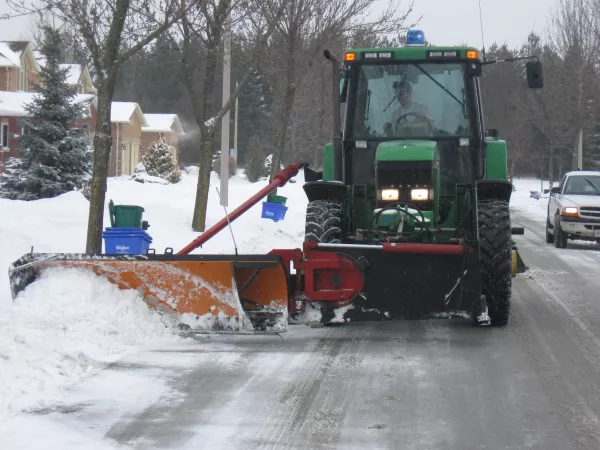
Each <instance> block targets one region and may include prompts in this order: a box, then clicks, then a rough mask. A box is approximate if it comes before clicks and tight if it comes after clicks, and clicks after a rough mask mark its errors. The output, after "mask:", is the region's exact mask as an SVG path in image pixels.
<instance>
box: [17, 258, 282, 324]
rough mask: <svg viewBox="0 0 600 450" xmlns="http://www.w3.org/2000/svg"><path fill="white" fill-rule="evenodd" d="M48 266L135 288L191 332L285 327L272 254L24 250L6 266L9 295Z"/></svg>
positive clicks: (279, 270)
mask: <svg viewBox="0 0 600 450" xmlns="http://www.w3.org/2000/svg"><path fill="white" fill-rule="evenodd" d="M52 267H61V268H73V269H87V270H92V271H94V272H95V273H96V274H97V275H99V276H102V277H105V278H106V279H108V280H109V281H110V282H111V283H113V284H115V285H117V286H118V287H119V288H121V289H134V290H136V291H138V293H139V294H140V295H141V296H142V297H143V298H144V300H145V301H146V303H148V305H149V306H150V307H152V308H155V309H156V310H157V311H158V312H160V313H161V314H162V315H163V317H165V318H167V319H168V320H169V322H170V323H171V324H172V325H176V326H177V327H179V328H180V329H182V330H186V331H189V332H191V333H202V332H214V331H220V332H250V333H254V332H281V331H285V330H286V328H287V302H288V285H287V277H286V271H285V270H284V267H283V261H282V260H281V258H280V257H279V256H276V255H239V256H232V255H184V256H181V255H172V254H166V255H152V254H149V255H122V256H117V255H101V256H94V255H81V254H26V255H24V256H23V257H22V258H20V259H19V260H18V261H15V262H14V263H13V264H12V265H11V267H10V270H9V276H10V282H11V290H12V295H13V298H15V297H16V296H17V295H18V293H19V292H20V291H21V290H23V289H25V288H26V287H27V285H29V284H30V283H32V282H33V281H34V280H35V279H36V278H37V277H38V276H39V275H40V274H41V273H42V271H44V270H46V269H49V268H52Z"/></svg>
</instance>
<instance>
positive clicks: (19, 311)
mask: <svg viewBox="0 0 600 450" xmlns="http://www.w3.org/2000/svg"><path fill="white" fill-rule="evenodd" d="M192 169H193V168H192ZM190 172H191V173H190V174H188V173H183V174H182V180H181V182H180V183H178V184H175V185H159V184H150V183H144V184H142V183H138V182H135V181H131V180H130V179H128V177H121V178H115V179H110V180H109V183H108V192H107V196H106V203H107V204H108V201H109V200H110V199H112V200H113V201H114V203H115V204H117V205H119V204H129V205H140V206H143V207H144V209H145V211H144V220H148V221H149V223H150V229H149V230H148V232H149V233H150V235H151V236H152V238H153V243H152V245H151V248H155V249H156V251H157V252H158V253H162V252H164V250H165V248H167V247H172V248H173V249H174V250H175V251H178V250H180V249H181V248H182V247H184V246H185V245H186V244H188V243H189V242H190V241H191V240H192V239H193V238H195V237H196V236H197V235H198V233H195V232H194V231H192V229H191V218H192V213H193V204H194V198H195V192H196V179H197V178H196V176H195V173H194V171H193V170H191V171H190ZM295 180H296V183H295V184H292V183H288V184H287V185H286V186H285V187H283V188H281V189H279V192H278V193H279V194H280V195H284V196H286V197H288V201H287V206H288V208H289V209H288V211H287V214H286V218H285V220H283V221H280V222H277V223H275V222H273V221H271V220H265V219H261V218H260V216H261V210H262V204H261V203H258V204H257V205H256V206H254V207H253V208H252V209H251V210H250V211H249V212H248V213H247V214H245V215H243V216H241V217H240V218H239V219H238V220H237V221H235V222H233V224H232V228H233V233H234V236H235V240H236V243H237V246H238V251H239V252H240V253H259V252H266V251H268V250H271V249H273V248H278V247H279V248H290V247H292V248H295V247H299V246H300V245H301V243H302V236H303V229H304V211H305V207H306V197H305V195H304V192H303V190H302V184H303V173H302V172H301V173H299V174H298V176H297V177H296V178H295ZM211 184H212V186H211V191H210V198H209V206H208V214H207V223H208V225H209V226H210V225H212V224H214V223H216V222H217V221H219V220H220V219H221V218H222V217H223V216H224V211H223V207H222V206H220V204H219V198H218V195H217V192H216V189H215V188H216V187H218V186H219V180H218V178H217V177H216V176H215V175H214V174H213V178H212V180H211ZM265 184H266V182H259V183H256V184H251V183H249V182H248V181H247V180H246V179H245V178H244V176H243V175H238V176H235V177H233V178H232V179H231V180H230V188H229V207H228V211H229V212H231V211H232V210H233V208H235V207H237V206H238V205H239V204H241V203H242V202H243V201H244V200H246V199H247V198H248V197H249V196H250V195H252V194H253V193H255V192H256V191H258V190H259V189H260V188H262V187H263V186H264V185H265ZM88 205H89V203H88V201H87V200H86V199H85V198H84V197H83V195H82V194H80V193H78V192H71V193H68V194H64V195H62V196H60V197H57V198H54V199H46V200H39V201H35V202H23V201H11V200H5V199H0V212H1V219H0V249H1V251H0V274H4V275H0V423H2V422H3V421H4V418H6V417H7V416H12V415H14V414H16V413H18V412H20V411H27V410H30V409H32V408H40V407H43V406H44V405H46V404H49V403H52V402H53V401H56V400H57V399H58V398H59V396H60V392H61V390H62V389H64V388H66V387H68V386H69V385H72V384H73V383H76V382H78V381H79V380H81V379H82V378H83V377H87V376H89V375H93V374H95V373H97V372H99V371H100V370H102V368H103V367H105V366H106V364H108V363H110V362H113V361H115V360H117V359H118V358H120V357H122V356H123V355H124V354H125V353H126V352H131V351H134V350H136V349H138V350H139V349H141V348H144V347H148V346H155V345H168V344H173V343H182V344H186V342H184V340H183V339H181V338H177V337H175V336H174V335H173V334H172V333H170V332H169V331H168V329H166V328H165V327H164V325H163V324H162V323H161V322H160V319H159V317H158V316H157V315H156V314H154V313H153V312H151V311H150V310H149V309H148V308H147V307H146V304H145V303H144V302H143V301H142V300H141V299H139V298H137V297H136V295H135V294H134V293H133V292H124V291H119V290H118V289H116V288H115V287H114V286H113V285H111V284H110V283H108V282H107V281H106V280H103V279H101V278H98V277H95V276H94V275H90V274H88V273H84V272H77V271H69V272H67V271H65V270H62V271H61V270H57V271H54V272H52V273H48V274H47V275H46V276H44V277H43V278H42V279H41V280H39V281H38V282H36V283H33V284H32V285H30V286H29V288H28V289H26V290H25V291H24V292H22V293H21V295H20V296H19V297H18V298H17V300H16V301H15V302H13V300H12V298H11V294H10V285H9V280H8V266H9V265H10V263H11V262H13V261H15V260H16V259H18V258H19V257H20V256H22V255H23V254H25V253H28V252H29V251H30V250H31V247H33V248H34V251H35V252H83V251H84V250H85V236H86V230H87V216H88ZM104 225H105V227H108V226H110V219H109V216H108V207H107V208H106V210H105V222H104ZM196 252H203V253H233V252H234V246H233V241H232V238H231V233H230V232H229V230H228V229H225V230H223V231H222V232H221V233H219V234H218V235H217V236H216V237H215V238H213V240H211V241H209V242H208V243H207V244H206V245H205V247H204V249H198V250H196ZM187 345H193V344H192V343H188V344H187ZM0 440H1V438H0Z"/></svg>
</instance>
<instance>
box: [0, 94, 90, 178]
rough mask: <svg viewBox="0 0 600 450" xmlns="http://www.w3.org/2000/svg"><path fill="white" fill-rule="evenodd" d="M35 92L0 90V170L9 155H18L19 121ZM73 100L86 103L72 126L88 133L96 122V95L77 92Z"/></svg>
mask: <svg viewBox="0 0 600 450" xmlns="http://www.w3.org/2000/svg"><path fill="white" fill-rule="evenodd" d="M36 95H37V94H35V93H33V92H4V91H0V172H1V171H3V169H4V162H5V161H7V160H8V158H11V157H17V158H18V157H19V156H20V154H19V153H18V148H19V136H20V135H21V133H22V130H23V128H22V126H21V121H22V119H23V118H25V117H28V116H29V113H28V111H27V110H26V109H25V105H27V104H29V103H31V102H32V101H33V99H34V97H35V96H36ZM75 101H77V102H81V103H83V104H84V105H86V109H85V116H84V117H83V118H82V119H81V120H80V121H79V122H78V123H76V124H74V126H84V127H85V129H86V130H87V132H88V133H90V131H91V130H93V128H94V126H95V124H96V106H97V103H96V96H94V95H91V94H78V95H77V97H76V98H75Z"/></svg>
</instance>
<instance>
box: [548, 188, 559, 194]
mask: <svg viewBox="0 0 600 450" xmlns="http://www.w3.org/2000/svg"><path fill="white" fill-rule="evenodd" d="M550 193H551V194H560V186H556V187H553V188H552V189H550Z"/></svg>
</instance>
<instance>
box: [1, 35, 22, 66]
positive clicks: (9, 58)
mask: <svg viewBox="0 0 600 450" xmlns="http://www.w3.org/2000/svg"><path fill="white" fill-rule="evenodd" d="M17 44H21V43H20V42H11V41H0V67H21V56H22V55H23V51H24V50H25V49H24V48H21V47H22V46H21V45H17ZM25 48H27V46H25Z"/></svg>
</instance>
